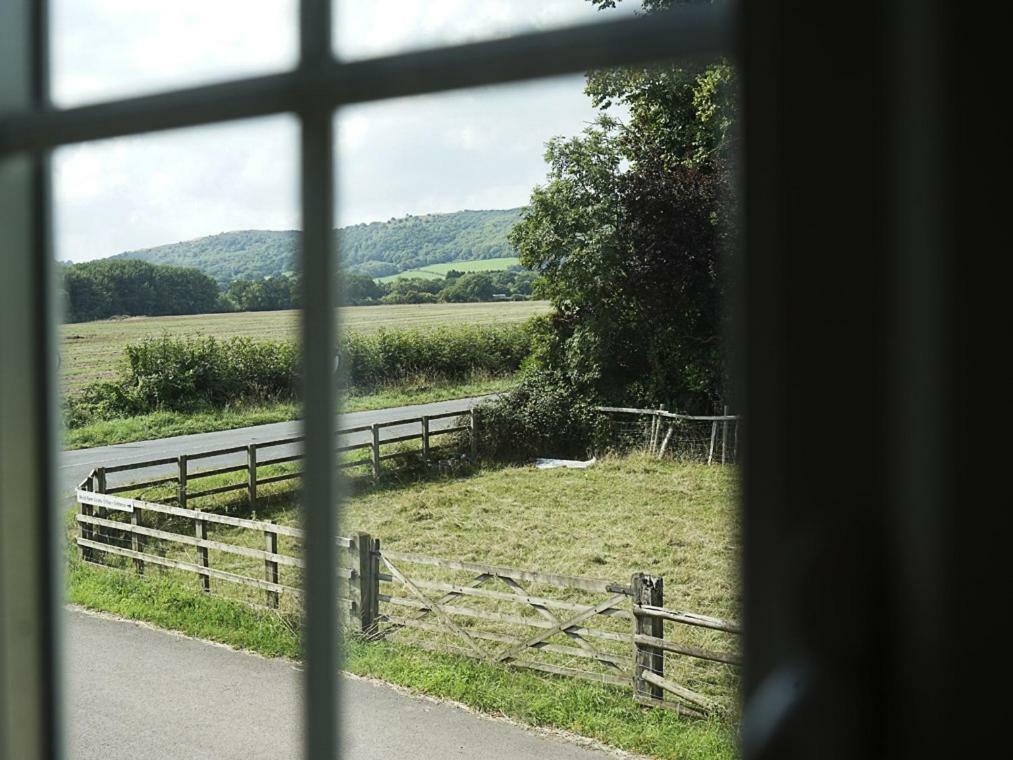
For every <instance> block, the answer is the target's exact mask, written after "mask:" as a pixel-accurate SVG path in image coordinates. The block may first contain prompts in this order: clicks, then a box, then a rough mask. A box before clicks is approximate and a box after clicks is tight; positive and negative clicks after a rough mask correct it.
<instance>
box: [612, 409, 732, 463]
mask: <svg viewBox="0 0 1013 760" xmlns="http://www.w3.org/2000/svg"><path fill="white" fill-rule="evenodd" d="M596 410H597V411H599V412H601V413H602V414H605V415H606V416H608V417H609V419H610V420H612V421H613V425H614V427H615V428H617V429H616V430H615V433H616V435H615V436H614V438H615V441H616V443H617V444H619V445H624V446H629V447H635V446H640V447H642V448H643V449H645V450H646V451H647V452H648V453H650V454H652V455H656V456H657V457H658V459H661V458H662V457H663V456H665V453H666V452H668V453H670V454H671V455H672V456H677V457H682V458H686V459H697V460H700V461H706V462H707V464H714V463H716V462H718V461H720V463H721V464H727V463H730V462H735V461H736V459H737V456H738V441H739V422H740V421H741V417H740V416H739V415H737V414H728V407H725V414H716V415H694V414H677V413H675V412H669V411H667V410H666V409H665V407H664V406H660V407H658V408H657V409H635V408H631V407H623V406H599V407H596ZM627 418H633V419H632V420H629V419H627ZM663 431H664V432H663Z"/></svg>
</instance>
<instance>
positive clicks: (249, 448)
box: [82, 409, 477, 509]
mask: <svg viewBox="0 0 1013 760" xmlns="http://www.w3.org/2000/svg"><path fill="white" fill-rule="evenodd" d="M452 417H453V418H460V417H466V418H468V424H465V425H450V426H446V425H445V426H440V427H433V426H432V424H431V423H432V422H433V421H435V420H443V419H448V418H452ZM409 425H418V426H419V430H418V431H417V432H410V433H404V434H400V435H397V436H393V437H390V438H383V437H382V436H381V434H380V431H381V430H384V429H386V428H392V427H404V426H409ZM476 431H477V423H476V419H475V411H474V410H473V409H472V410H468V411H458V412H441V413H440V414H430V415H422V416H417V417H409V418H404V419H397V420H388V421H386V422H378V423H375V424H373V425H360V426H357V427H351V428H345V429H342V430H338V431H337V433H336V435H337V436H338V437H341V436H348V435H354V434H356V433H366V432H370V433H372V435H371V437H370V440H367V441H362V442H359V443H346V444H343V445H339V446H336V447H335V452H336V453H339V454H343V453H348V452H352V451H364V450H369V452H370V453H369V457H368V458H365V457H364V458H361V459H357V460H352V461H347V462H341V463H339V465H338V466H339V467H342V468H351V467H366V466H368V467H369V468H370V472H371V474H372V476H373V478H379V477H380V475H381V472H382V463H383V462H387V461H391V460H395V459H400V458H404V457H407V456H411V455H412V454H414V452H410V451H394V452H386V453H381V450H382V449H383V447H385V446H391V445H394V444H399V443H407V442H410V441H419V442H420V444H421V445H420V448H419V451H418V453H419V455H421V458H422V460H423V462H425V463H426V464H429V463H430V462H431V460H432V456H433V453H434V449H435V448H436V447H435V446H434V445H433V439H434V438H438V437H439V436H447V435H452V434H455V433H465V432H466V433H468V439H469V451H470V453H471V456H472V460H474V456H475V452H476V448H477V442H476V440H475V436H476ZM301 443H303V437H302V436H290V437H287V438H280V439H276V440H271V441H260V442H258V443H251V444H248V445H244V446H229V447H225V448H220V449H206V450H202V451H195V452H187V453H185V454H180V455H178V456H174V457H161V458H158V459H147V460H143V461H139V462H130V463H128V464H118V465H111V466H108V467H98V468H96V469H95V471H94V472H93V473H92V474H90V475H89V476H88V478H87V479H86V481H85V483H82V486H84V487H87V488H88V489H89V490H93V491H96V492H100V493H105V494H121V493H130V492H138V491H141V490H143V489H148V488H155V487H157V486H168V485H175V486H176V497H175V501H176V503H177V505H178V506H180V507H186V506H187V505H188V504H189V502H190V501H192V500H194V499H200V498H203V497H207V496H215V495H218V494H222V493H229V492H233V491H246V493H247V501H248V503H249V505H250V507H251V509H255V508H256V505H257V490H258V486H262V485H268V484H271V483H279V482H282V481H286V480H295V479H297V478H299V477H301V475H302V473H301V472H298V471H296V472H285V473H280V474H274V475H262V474H260V472H259V471H260V470H261V468H266V467H271V466H275V465H280V464H288V463H292V462H298V461H300V460H302V458H303V455H302V453H301V452H300V453H295V454H281V455H279V456H274V457H270V456H269V458H264V456H263V455H264V453H265V452H268V451H269V450H271V449H277V448H278V447H281V446H293V445H296V444H301ZM239 454H245V461H243V462H239V463H235V464H225V465H222V466H219V467H211V468H206V469H201V470H197V469H194V467H193V466H192V465H193V463H194V462H196V461H200V460H204V459H212V458H216V457H225V456H234V455H239ZM173 465H174V466H175V472H174V473H173V474H171V475H170V474H158V475H157V476H150V477H148V478H147V479H145V480H140V481H128V482H118V483H116V484H112V485H111V484H109V483H108V482H107V481H108V479H109V476H110V475H113V474H116V475H121V474H122V473H129V472H136V471H138V470H148V469H151V468H164V467H167V466H173ZM240 472H245V473H246V478H245V479H244V480H243V481H242V482H236V483H227V484H224V485H220V486H214V487H211V488H203V489H200V488H197V489H195V488H193V487H192V484H193V483H194V481H198V480H202V479H205V478H211V477H218V476H221V475H229V474H233V473H240ZM86 484H87V485H86Z"/></svg>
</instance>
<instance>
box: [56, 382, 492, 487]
mask: <svg viewBox="0 0 1013 760" xmlns="http://www.w3.org/2000/svg"><path fill="white" fill-rule="evenodd" d="M485 398H488V396H486V397H481V396H480V397H473V398H465V399H456V400H454V401H438V402H435V403H432V404H417V405H414V406H400V407H394V408H390V409H378V410H375V411H372V412H352V413H349V414H345V415H342V416H341V418H340V419H339V420H338V427H339V428H353V427H359V426H360V425H372V424H374V423H378V422H387V421H390V420H396V419H404V418H412V417H421V416H422V415H428V414H442V413H444V412H454V411H466V410H467V409H470V408H471V407H472V406H475V404H478V403H479V402H481V401H482V400H484V399H485ZM453 423H454V420H453V418H450V419H443V420H434V421H433V422H432V426H431V429H433V430H437V429H439V428H442V427H450V426H451V425H452V424H453ZM419 430H420V426H419V424H417V423H416V424H415V425H412V426H396V427H388V428H383V429H382V435H381V439H386V438H393V437H395V436H399V435H406V434H409V433H417V432H419ZM301 433H302V423H301V422H299V421H297V420H296V421H292V422H276V423H272V424H270V425H256V426H254V427H246V428H237V429H235V430H219V431H217V432H214V433H198V434H196V435H182V436H175V437H173V438H160V439H158V440H153V441H139V442H137V443H121V444H118V445H116V446H99V447H95V448H92V449H78V450H76V451H66V452H64V453H63V456H62V459H61V461H60V483H61V486H62V488H63V490H64V492H65V493H66V494H67V495H70V494H72V493H73V491H74V488H76V487H77V484H78V483H80V482H81V481H82V480H84V478H86V477H87V476H88V473H89V472H90V471H91V470H92V469H93V468H95V467H99V466H105V467H108V466H110V465H114V464H128V463H130V462H143V461H148V460H154V459H164V458H167V457H175V456H177V455H179V454H182V453H190V452H197V451H207V450H212V449H225V448H230V447H233V446H246V445H247V444H250V443H259V442H261V441H270V440H277V439H281V438H289V437H292V436H297V435H301ZM368 440H370V433H369V432H365V433H358V434H353V435H351V436H345V437H344V438H342V443H343V444H345V445H347V444H350V443H362V442H364V441H368ZM298 450H299V446H287V447H286V446H279V447H276V448H275V447H272V448H271V449H270V454H267V453H266V452H265V454H264V455H263V456H270V457H271V458H274V457H282V456H288V455H290V454H294V453H297V452H298ZM245 461H246V457H245V454H231V455H225V456H220V457H214V458H208V459H203V460H201V461H200V466H199V467H194V468H193V469H194V470H195V471H196V470H199V469H212V468H215V467H226V466H228V465H232V464H240V463H242V462H245ZM194 464H196V463H194ZM173 472H175V467H174V466H171V465H170V466H167V467H166V466H163V467H152V468H146V469H143V470H131V471H129V472H127V473H124V475H122V476H120V480H116V476H114V475H110V480H109V483H108V485H109V486H110V487H112V486H114V485H116V484H117V483H125V482H129V481H131V480H133V481H139V480H146V479H150V478H157V477H160V476H162V475H171V474H172V473H173Z"/></svg>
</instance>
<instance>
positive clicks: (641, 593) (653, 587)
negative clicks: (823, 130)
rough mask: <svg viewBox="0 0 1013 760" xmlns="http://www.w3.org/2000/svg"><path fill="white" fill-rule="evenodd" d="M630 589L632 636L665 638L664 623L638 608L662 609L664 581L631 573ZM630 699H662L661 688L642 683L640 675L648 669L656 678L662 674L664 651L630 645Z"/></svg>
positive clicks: (663, 670) (643, 681) (635, 642)
mask: <svg viewBox="0 0 1013 760" xmlns="http://www.w3.org/2000/svg"><path fill="white" fill-rule="evenodd" d="M630 586H631V588H632V590H633V634H634V636H637V635H640V636H653V637H654V638H657V639H662V638H664V637H665V622H664V621H663V620H661V619H660V618H656V617H651V616H648V615H644V614H643V613H642V612H641V609H640V608H641V607H642V606H644V605H650V606H652V607H662V606H664V602H665V595H664V579H662V578H654V577H652V576H650V575H644V573H634V574H633V580H632V583H631V584H630ZM633 660H634V661H633V696H634V698H636V697H648V698H650V699H659V700H660V699H663V698H664V692H663V691H662V689H661V687H660V686H657V685H655V684H652V683H649V682H647V681H646V680H644V678H643V676H642V673H643V672H644V671H645V670H649V671H651V672H652V673H657V674H658V675H659V676H660V675H664V674H665V651H664V650H663V649H661V648H660V647H656V646H651V645H649V644H640V643H638V642H637V641H636V640H634V642H633Z"/></svg>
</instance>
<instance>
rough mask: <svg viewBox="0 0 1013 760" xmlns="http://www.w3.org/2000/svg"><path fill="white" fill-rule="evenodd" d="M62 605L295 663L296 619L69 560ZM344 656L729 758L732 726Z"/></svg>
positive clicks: (571, 692) (586, 693)
mask: <svg viewBox="0 0 1013 760" xmlns="http://www.w3.org/2000/svg"><path fill="white" fill-rule="evenodd" d="M68 601H70V602H72V603H73V604H77V605H80V606H82V607H85V608H88V609H93V610H101V611H104V612H109V613H112V614H114V615H118V616H120V617H124V618H127V619H130V620H141V621H145V622H148V623H152V624H154V625H157V626H160V627H162V628H167V629H171V630H175V631H180V632H181V633H184V634H187V635H189V636H194V637H197V638H201V639H206V640H209V641H216V642H219V643H222V644H227V645H229V646H232V647H235V648H237V649H244V650H250V651H254V652H258V653H259V654H262V655H266V656H269V657H289V658H292V659H299V657H300V646H299V636H298V630H297V628H296V624H297V623H296V621H294V620H292V619H289V618H286V617H285V616H282V615H279V614H277V613H274V612H270V611H268V610H265V609H257V608H252V607H249V606H247V605H244V604H241V603H240V602H237V601H234V600H232V599H227V598H223V597H217V596H213V595H208V594H202V593H199V592H196V591H194V590H193V587H192V586H190V587H185V586H183V585H181V584H178V583H173V582H170V581H165V580H162V579H159V578H157V577H154V578H143V577H138V576H135V575H133V574H131V573H128V572H122V571H115V570H107V569H103V568H97V567H93V566H90V565H85V564H83V563H80V562H73V563H72V564H71V568H70V572H69V591H68ZM343 654H344V658H343V668H344V670H346V671H348V672H349V673H354V674H355V675H360V676H368V677H372V678H378V679H381V680H383V681H387V682H388V683H392V684H396V685H398V686H403V687H406V688H408V689H411V690H413V691H416V692H419V693H423V694H428V695H430V696H434V697H440V698H443V699H452V700H454V701H456V702H460V703H462V704H464V705H467V706H468V707H471V708H473V709H475V710H478V711H480V712H484V713H488V714H492V715H504V716H507V717H509V718H512V719H514V720H517V721H520V722H523V723H527V724H529V725H532V726H543V727H550V728H557V729H562V730H565V731H571V732H573V733H577V734H580V735H582V736H588V737H591V738H593V739H597V740H599V741H601V742H604V743H605V744H609V745H611V746H614V747H618V748H620V749H625V750H628V751H631V752H638V753H642V754H645V755H650V756H652V757H658V758H664V759H665V760H669V759H671V760H674V759H675V758H679V759H680V760H712V759H714V760H724V759H725V758H729V759H730V758H732V757H734V756H735V739H734V732H733V729H732V728H731V727H730V726H729V725H727V724H724V723H721V722H719V721H717V720H709V721H689V720H685V719H680V718H679V717H678V716H676V715H674V714H673V713H669V712H666V711H662V710H645V709H642V708H640V707H638V706H637V705H635V704H634V703H633V701H632V700H631V699H630V697H629V694H628V693H626V692H623V691H620V690H618V689H612V688H609V687H604V686H597V685H595V684H588V683H583V682H579V681H573V680H570V679H563V678H554V677H551V676H540V675H534V674H531V673H529V672H519V671H516V670H510V669H506V668H502V667H495V666H491V665H485V664H483V663H480V662H475V661H473V660H468V659H465V658H461V657H455V656H453V655H442V654H438V653H434V652H423V651H420V650H416V649H412V648H411V647H408V646H403V645H398V644H396V643H392V642H363V641H361V640H357V639H350V640H347V641H346V642H345V646H344V652H343Z"/></svg>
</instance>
